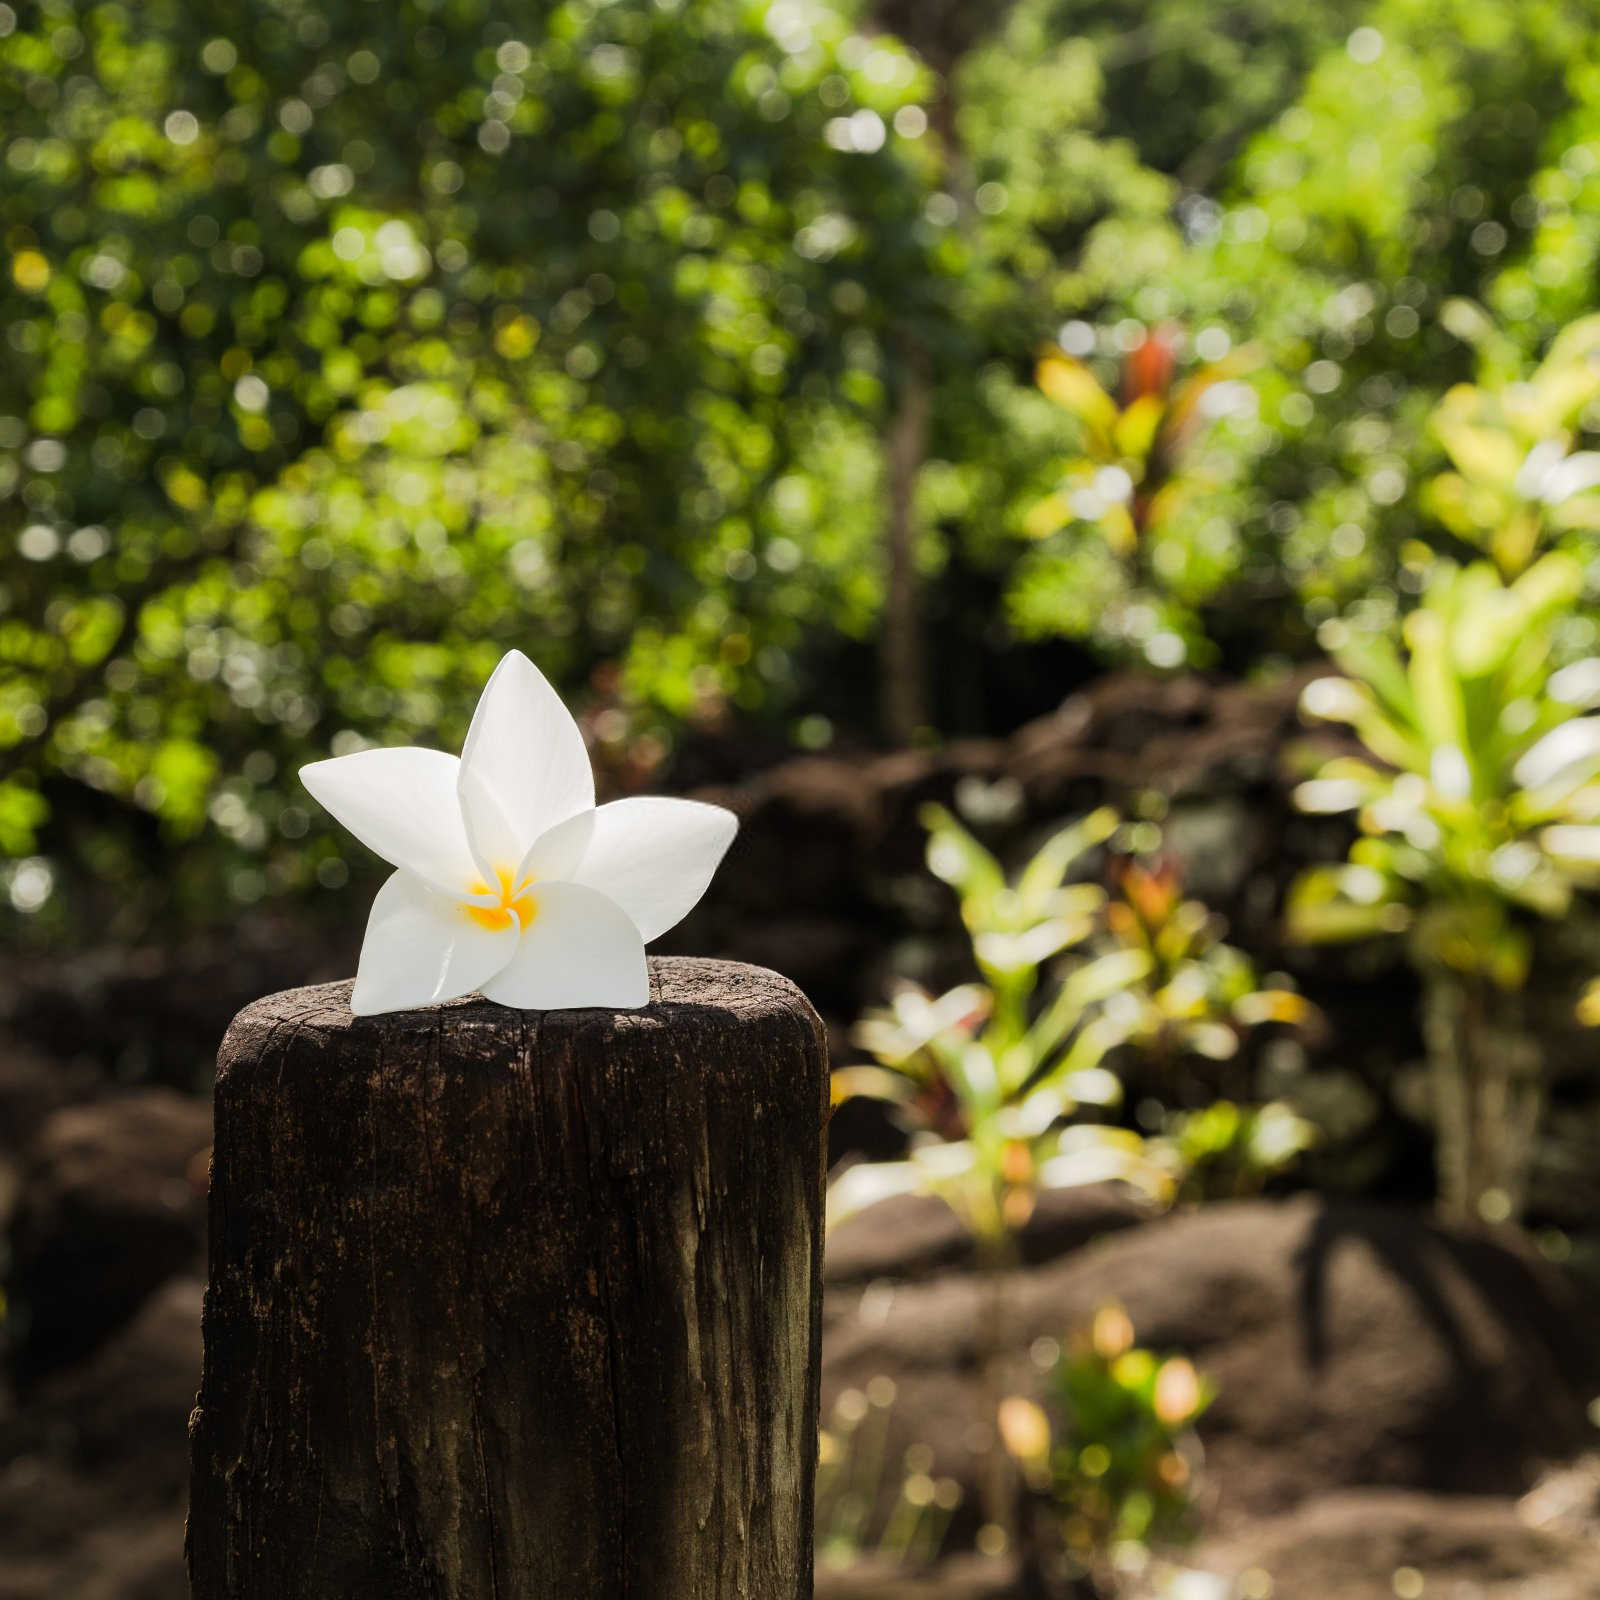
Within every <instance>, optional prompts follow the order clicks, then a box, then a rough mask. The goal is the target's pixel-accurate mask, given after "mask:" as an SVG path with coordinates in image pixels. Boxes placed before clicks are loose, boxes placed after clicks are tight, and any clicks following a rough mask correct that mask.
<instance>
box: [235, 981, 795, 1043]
mask: <svg viewBox="0 0 1600 1600" xmlns="http://www.w3.org/2000/svg"><path fill="white" fill-rule="evenodd" d="M353 984H354V980H352V979H350V978H344V979H341V980H340V981H339V982H337V983H318V984H309V985H307V986H306V987H305V988H303V989H284V990H280V991H279V992H278V993H276V994H269V995H263V996H262V997H261V999H259V1000H256V1001H253V1002H251V1004H249V1005H247V1006H246V1007H245V1008H244V1009H243V1010H242V1011H241V1012H240V1013H239V1014H238V1016H236V1017H235V1018H234V1020H233V1025H232V1026H231V1027H230V1028H229V1030H228V1037H227V1039H225V1040H224V1043H223V1049H222V1061H223V1064H224V1065H225V1064H226V1061H227V1058H228V1056H229V1055H230V1054H231V1051H230V1049H229V1045H230V1044H231V1043H232V1042H233V1040H234V1037H235V1035H236V1034H238V1033H240V1032H241V1031H247V1032H253V1031H255V1030H257V1029H261V1028H269V1029H272V1028H279V1027H284V1026H293V1027H295V1028H310V1029H316V1030H318V1031H326V1032H329V1033H339V1032H350V1033H359V1032H371V1033H374V1034H377V1033H380V1032H381V1033H385V1034H390V1035H393V1034H395V1033H417V1032H429V1033H431V1032H433V1031H435V1030H437V1029H438V1028H439V1026H440V1024H441V1023H443V1024H445V1025H446V1026H454V1025H458V1024H460V1025H471V1026H473V1027H481V1026H483V1025H484V1024H485V1023H494V1022H503V1023H505V1024H506V1025H507V1026H516V1025H518V1024H520V1023H522V1022H525V1021H528V1020H531V1019H537V1020H538V1022H539V1024H540V1026H541V1027H542V1028H559V1029H586V1028H589V1027H592V1026H594V1025H595V1024H596V1023H611V1024H614V1025H616V1026H619V1027H624V1028H625V1027H628V1026H630V1025H632V1026H639V1027H645V1028H653V1027H661V1026H663V1025H667V1026H670V1025H673V1024H682V1023H686V1022H690V1021H691V1020H692V1019H693V1016H694V1015H695V1014H702V1015H703V1014H706V1013H718V1012H720V1013H727V1014H731V1015H732V1016H734V1017H738V1018H741V1019H745V1020H749V1021H754V1020H756V1019H757V1018H762V1017H772V1016H781V1015H784V1014H790V1015H793V1016H794V1017H796V1018H797V1019H799V1020H801V1021H803V1022H804V1024H805V1026H806V1027H807V1028H808V1029H809V1028H814V1027H815V1026H816V1013H815V1012H814V1011H813V1010H812V1007H811V1002H810V1001H809V1000H807V999H806V997H805V995H804V994H802V993H801V991H800V990H799V988H797V987H796V985H795V984H793V983H791V982H790V981H789V979H787V978H785V977H783V976H782V975H781V974H779V973H776V972H773V971H771V970H769V969H768V968H766V967H753V966H749V965H747V964H746V963H744V962H742V961H713V960H710V959H708V958H705V957H701V956H652V957H651V958H650V1003H649V1005H647V1006H641V1007H639V1008H637V1009H632V1010H626V1009H625V1010H612V1009H610V1008H607V1007H603V1006H580V1007H575V1008H572V1009H568V1010H560V1011H519V1010H517V1009H516V1008H515V1007H513V1006H501V1005H495V1004H494V1003H493V1002H491V1001H488V1000H483V999H480V998H479V997H478V996H476V995H468V996H465V997H463V998H462V999H459V1000H446V1001H443V1002H442V1003H440V1004H438V1005H431V1006H420V1007H417V1008H416V1009H415V1010H411V1011H388V1012H384V1013H382V1014H381V1015H378V1016H370V1017H358V1016H356V1015H355V1014H354V1013H353V1012H352V1011H351V1009H350V991H351V988H352V987H353ZM707 1020H710V1019H709V1017H708V1018H707Z"/></svg>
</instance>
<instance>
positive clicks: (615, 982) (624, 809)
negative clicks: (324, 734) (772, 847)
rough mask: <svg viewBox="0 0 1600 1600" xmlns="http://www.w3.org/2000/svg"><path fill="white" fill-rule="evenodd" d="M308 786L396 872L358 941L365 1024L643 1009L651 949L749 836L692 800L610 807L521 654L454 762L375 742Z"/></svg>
mask: <svg viewBox="0 0 1600 1600" xmlns="http://www.w3.org/2000/svg"><path fill="white" fill-rule="evenodd" d="M300 778H301V781H302V782H303V783H304V784H305V786H306V788H307V789H308V790H310V792H311V794H312V795H313V796H314V797H315V798H316V799H317V800H318V801H319V802H320V803H321V804H322V805H323V806H325V807H326V808H327V809H328V810H329V811H330V812H332V813H333V815H334V816H335V817H337V818H338V819H339V821H340V822H342V823H343V824H344V825H345V827H347V828H348V829H349V830H350V831H351V833H353V834H354V835H355V836H356V837H357V838H358V839H359V840H360V841H361V842H362V843H363V844H364V845H366V846H367V847H368V848H369V849H370V850H373V851H375V852H376V853H377V854H378V855H380V856H382V857H383V859H384V860H385V861H387V862H389V863H390V865H391V866H394V867H395V868H397V869H398V870H397V871H396V872H395V874H394V876H393V877H391V878H390V879H389V880H388V882H387V883H385V884H384V886H383V887H382V888H381V889H380V890H379V891H378V898H377V900H376V901H375V902H374V903H373V907H372V914H371V916H370V918H369V919H368V922H367V933H366V939H365V941H364V942H363V944H362V947H361V962H360V966H359V969H358V971H357V974H356V984H355V991H354V993H353V995H352V996H351V1002H350V1003H351V1009H352V1010H354V1011H355V1012H356V1013H357V1014H358V1015H363V1016H365V1015H371V1014H373V1013H376V1012H385V1011H401V1010H406V1009H408V1008H411V1007H414V1006H425V1005H432V1004H435V1003H436V1002H439V1001H442V1000H452V999H455V998H456V997H458V996H460V995H464V994H470V993H472V992H473V991H474V990H481V991H482V993H483V995H484V997H485V998H486V999H489V1000H494V1001H498V1002H499V1003H500V1004H502V1005H507V1006H517V1007H521V1008H524V1009H528V1010H552V1009H559V1008H566V1007H572V1006H616V1007H634V1006H642V1005H645V1004H647V1003H648V1001H649V999H650V985H649V979H648V977H647V975H646V970H645V956H644V947H645V944H646V943H647V942H648V941H649V940H651V939H654V938H655V937H656V936H657V935H658V934H662V933H665V932H666V931H667V929H668V928H670V927H672V926H673V924H674V923H676V922H678V921H679V920H680V919H681V918H682V917H684V916H685V915H686V914H687V913H688V912H689V910H690V909H691V908H692V907H693V906H694V904H695V902H696V901H697V900H699V898H700V896H701V895H702V894H704V893H705V890H706V885H707V884H708V883H709V882H710V881H711V875H712V873H713V872H715V871H716V868H717V864H718V863H719V862H720V861H721V860H722V857H723V854H724V852H725V851H726V850H727V848H728V846H729V844H731V843H732V841H733V836H734V832H735V830H736V829H737V826H738V824H737V822H736V820H735V818H734V816H733V813H732V812H730V811H724V810H723V809H722V808H721V807H720V806H709V805H701V804H700V803H698V802H697V801H693V800H668V799H662V798H658V797H642V796H641V797H635V798H631V799H627V800H616V801H613V802H612V803H611V804H610V805H605V806H600V807H598V808H597V807H596V805H595V803H594V775H593V773H592V771H591V770H590V766H589V753H588V750H587V749H586V748H585V747H584V742H583V735H582V733H580V732H579V730H578V725H577V723H576V722H574V721H573V719H572V717H571V715H570V714H569V713H568V711H567V709H566V707H565V706H563V705H562V703H561V701H560V699H559V698H558V697H557V695H556V692H555V690H554V689H552V688H551V687H550V685H549V684H548V683H547V682H546V681H545V679H544V676H543V674H542V673H540V671H539V669H538V668H537V667H535V666H534V664H533V663H532V662H531V661H529V660H528V658H527V657H526V656H524V655H522V654H520V653H519V652H517V651H515V650H513V651H512V652H511V653H510V654H509V655H507V656H506V657H504V659H502V661H501V662H500V665H499V666H498V667H497V668H496V669H495V671H494V675H493V676H492V677H491V678H490V679H489V682H488V685H487V686H486V687H485V689H484V691H483V695H482V697H481V698H480V699H479V701H478V707H477V710H476V711H475V712H474V713H473V718H472V725H471V727H470V729H469V730H468V732H467V742H466V745H465V747H464V748H463V750H462V753H461V759H460V760H459V761H458V760H457V759H456V758H455V757H454V756H451V755H445V754H444V753H443V752H442V751H438V750H420V749H414V748H410V747H406V748H400V749H387V750H382V749H379V750H363V751H358V752H356V753H355V754H352V755H343V756H336V757H334V758H333V759H332V760H329V761H315V762H312V763H311V765H310V766H307V767H302V768H301V769H300Z"/></svg>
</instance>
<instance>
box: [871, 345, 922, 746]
mask: <svg viewBox="0 0 1600 1600" xmlns="http://www.w3.org/2000/svg"><path fill="white" fill-rule="evenodd" d="M901 355H902V363H903V365H902V370H901V375H900V386H899V393H898V399H897V403H896V407H895V412H894V415H893V416H892V417H891V418H890V419H889V431H888V437H887V439H886V441H885V447H884V455H885V463H884V466H885V471H886V472H887V474H888V493H887V505H886V510H885V523H884V544H885V565H886V572H885V582H884V595H883V628H882V632H881V634H880V636H879V658H880V667H879V670H880V672H881V674H882V683H881V686H880V699H881V701H882V718H883V731H884V732H885V733H886V734H887V735H888V736H889V738H890V739H892V740H893V741H894V742H895V743H896V744H900V745H906V744H910V743H911V742H912V740H913V739H914V738H915V737H916V736H917V734H918V732H919V731H920V730H921V729H922V728H924V727H926V726H927V723H928V695H927V667H926V664H925V661H924V656H923V640H922V583H921V580H920V578H919V576H918V573H917V523H916V494H917V478H918V476H919V475H920V474H921V472H922V465H923V462H924V461H925V460H926V458H927V454H928V424H929V421H930V419H931V417H932V412H933V386H932V382H931V380H930V378H929V376H928V362H927V357H926V355H925V353H924V352H923V351H922V350H921V348H920V347H918V346H917V345H915V344H914V343H912V342H911V341H909V340H907V341H905V343H904V345H903V348H902V352H901Z"/></svg>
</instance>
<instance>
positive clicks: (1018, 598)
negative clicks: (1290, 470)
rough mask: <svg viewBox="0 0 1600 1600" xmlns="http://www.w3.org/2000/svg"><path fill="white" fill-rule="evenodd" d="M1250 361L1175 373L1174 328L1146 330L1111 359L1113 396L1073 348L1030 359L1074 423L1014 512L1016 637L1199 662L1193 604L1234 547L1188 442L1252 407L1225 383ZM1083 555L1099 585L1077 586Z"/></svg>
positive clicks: (1249, 398) (1208, 477)
mask: <svg viewBox="0 0 1600 1600" xmlns="http://www.w3.org/2000/svg"><path fill="white" fill-rule="evenodd" d="M1253 360H1254V356H1253V354H1252V352H1250V351H1249V350H1248V349H1242V350H1236V351H1233V352H1231V353H1230V354H1228V355H1227V356H1224V357H1223V358H1221V359H1219V360H1216V361H1212V362H1209V363H1207V364H1205V365H1202V366H1200V367H1199V368H1198V369H1197V370H1196V371H1194V372H1192V373H1191V374H1189V375H1188V376H1187V377H1185V378H1183V379H1182V380H1179V379H1178V377H1177V374H1176V366H1177V336H1176V332H1175V330H1158V331H1156V332H1153V333H1146V334H1144V335H1142V336H1141V337H1140V339H1139V342H1138V343H1137V344H1136V345H1134V347H1133V348H1132V350H1130V351H1129V352H1128V354H1127V356H1126V357H1125V358H1124V360H1123V363H1122V383H1121V396H1120V401H1119V399H1114V398H1113V397H1112V395H1111V394H1110V393H1108V392H1107V391H1106V389H1104V388H1103V387H1102V386H1101V384H1100V382H1099V380H1098V379H1097V378H1096V377H1095V374H1094V372H1093V371H1092V370H1091V369H1090V368H1089V367H1088V366H1086V365H1085V364H1084V363H1083V362H1081V361H1077V360H1075V359H1074V358H1073V357H1071V356H1068V355H1065V354H1063V353H1061V352H1060V351H1055V352H1052V353H1051V354H1049V355H1047V356H1046V357H1045V358H1044V359H1043V360H1042V361H1041V362H1040V363H1039V368H1038V382H1039V387H1040V389H1041V390H1043V392H1044V393H1045V394H1046V395H1047V396H1049V398H1050V399H1051V400H1053V401H1054V402H1055V403H1056V404H1057V405H1059V406H1060V407H1062V408H1063V409H1064V410H1065V411H1066V412H1067V413H1068V414H1069V415H1070V416H1071V417H1072V418H1073V420H1074V422H1075V423H1076V425H1077V433H1078V437H1077V439H1076V441H1075V444H1076V450H1077V453H1076V454H1075V455H1073V456H1072V457H1070V458H1069V459H1068V461H1067V462H1066V464H1065V466H1064V468H1063V469H1062V470H1061V477H1060V481H1059V483H1058V484H1057V486H1056V487H1055V489H1054V490H1053V491H1052V492H1051V493H1050V494H1048V495H1046V496H1045V497H1044V499H1042V500H1040V501H1038V502H1037V503H1036V504H1035V505H1033V506H1032V507H1031V508H1030V509H1029V510H1028V512H1027V514H1026V516H1025V518H1024V519H1023V525H1022V527H1023V532H1024V534H1025V535H1026V536H1027V537H1028V538H1029V539H1030V540H1033V541H1035V548H1033V549H1032V550H1030V551H1029V552H1028V553H1027V554H1026V555H1025V556H1024V557H1023V558H1022V559H1021V560H1020V561H1019V562H1018V564H1017V568H1016V571H1015V573H1014V575H1013V579H1012V587H1011V595H1010V601H1011V612H1012V617H1013V620H1014V622H1015V623H1016V625H1017V627H1018V628H1019V630H1020V631H1021V632H1023V633H1025V634H1033V635H1041V634H1051V633H1066V634H1071V635H1076V636H1079V637H1088V638H1091V639H1093V640H1094V641H1095V642H1096V643H1097V644H1098V645H1099V646H1100V647H1101V648H1102V649H1104V650H1106V651H1108V652H1112V653H1116V652H1120V651H1125V650H1127V649H1128V648H1129V647H1130V646H1131V647H1133V648H1134V649H1135V650H1136V651H1137V652H1138V653H1139V654H1140V655H1141V656H1142V658H1143V659H1145V660H1146V661H1148V662H1150V663H1151V664H1152V665H1155V666H1159V667H1168V668H1170V667H1176V666H1179V665H1181V664H1183V663H1184V662H1186V661H1187V662H1195V661H1201V662H1203V661H1205V660H1207V659H1209V657H1210V654H1211V650H1210V646H1209V644H1208V642H1207V640H1206V638H1205V628H1204V623H1203V622H1202V620H1201V619H1200V617H1199V614H1198V610H1197V607H1198V605H1199V604H1200V602H1202V601H1204V600H1207V599H1209V598H1211V597H1212V596H1213V595H1214V594H1215V593H1216V592H1217V590H1218V589H1220V588H1221V587H1222V585H1223V584H1224V582H1226V581H1227V580H1228V579H1229V578H1231V577H1233V576H1234V573H1235V569H1236V564H1235V563H1234V562H1232V561H1231V560H1230V559H1229V558H1230V557H1231V556H1234V555H1236V554H1237V546H1236V544H1235V543H1234V542H1233V541H1231V540H1228V539H1226V538H1223V539H1221V540H1219V538H1218V537H1217V530H1219V529H1221V528H1224V527H1225V526H1226V524H1227V515H1226V513H1227V510H1228V491H1229V490H1230V489H1233V488H1236V484H1234V483H1233V482H1231V481H1230V480H1229V479H1228V478H1226V477H1224V476H1222V475H1221V474H1220V473H1219V470H1218V467H1219V462H1218V459H1217V457H1216V456H1215V455H1214V454H1213V455H1210V456H1208V455H1206V454H1204V453H1202V452H1201V451H1200V450H1199V449H1198V446H1199V445H1201V444H1202V443H1204V442H1205V440H1206V438H1207V436H1208V435H1209V434H1211V433H1213V432H1215V431H1217V429H1218V427H1219V425H1225V424H1226V420H1227V419H1228V417H1229V416H1230V414H1235V415H1237V414H1239V413H1241V412H1243V413H1245V414H1253V412H1254V409H1255V403H1256V397H1255V395H1254V393H1253V392H1252V391H1251V390H1250V389H1248V388H1246V387H1245V386H1244V385H1243V384H1241V383H1239V382H1238V381H1237V378H1238V375H1239V374H1240V373H1242V372H1245V371H1248V370H1249V368H1250V366H1251V365H1252V363H1253ZM1224 459H1225V458H1224ZM1091 552H1092V553H1093V556H1095V557H1098V559H1099V562H1100V564H1101V567H1102V568H1103V572H1102V579H1103V581H1100V582H1094V581H1090V582H1086V581H1085V579H1086V576H1087V573H1088V562H1089V560H1090V559H1091Z"/></svg>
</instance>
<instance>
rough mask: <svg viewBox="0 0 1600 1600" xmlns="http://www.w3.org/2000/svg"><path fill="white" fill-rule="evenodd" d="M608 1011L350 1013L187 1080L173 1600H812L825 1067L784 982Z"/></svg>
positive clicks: (286, 1028)
mask: <svg viewBox="0 0 1600 1600" xmlns="http://www.w3.org/2000/svg"><path fill="white" fill-rule="evenodd" d="M650 981H651V989H650V992H651V1003H650V1005H649V1007H648V1008H647V1009H644V1010H641V1011H633V1012H629V1011H619V1012H612V1011H600V1010H589V1011H551V1012H519V1011H511V1010H506V1009H504V1008H502V1007H499V1006H492V1005H489V1004H487V1003H486V1002H483V1001H475V1000H468V1001H457V1002H455V1003H453V1004H450V1005H445V1006H438V1007H433V1008H430V1009H427V1010H421V1011H407V1012H400V1013H396V1014H393V1015H389V1016H382V1017H353V1016H352V1015H351V1014H350V1008H349V997H350V986H349V984H348V983H341V984H328V985H324V986H322V987H320V988H311V989H296V990H291V991H289V992H288V993H285V994H278V995H272V996H270V997H268V998H267V999H265V1000H260V1001H258V1002H256V1004H254V1005H252V1006H250V1007H248V1008H247V1009H246V1010H244V1011H243V1012H241V1013H240V1015H239V1016H238V1018H237V1019H236V1020H235V1022H234V1024H233V1026H232V1028H231V1029H229V1032H228V1035H227V1038H226V1039H225V1040H224V1041H223V1045H222V1050H221V1054H220V1056H219V1060H218V1077H217V1098H216V1122H217V1126H216V1149H215V1155H214V1158H213V1164H212V1183H211V1230H212V1231H211V1278H210V1287H209V1289H208V1292H207V1296H206V1311H205V1371H204V1377H203V1379H202V1381H201V1388H200V1397H199V1402H198V1405H197V1407H196V1410H195V1413H194V1416H193V1418H192V1419H191V1423H190V1432H191V1436H192V1445H193V1484H192V1490H193V1492H192V1497H191V1503H190V1511H189V1530H188V1559H189V1573H190V1581H191V1585H192V1593H193V1596H194V1600H557V1597H559V1600H600V1597H605V1600H734V1597H738V1600H780V1597H781V1600H793V1597H802V1600H804V1597H809V1596H810V1594H811V1592H812V1552H811V1544H812V1479H813V1473H814V1469H815V1461H816V1443H817V1392H818V1366H819V1340H820V1332H821V1256H822V1228H821V1214H822V1210H821V1201H822V1177H823V1172H822V1166H823V1134H824V1127H825V1122H826V1102H827V1057H826V1051H825V1049H824V1045H823V1041H822V1037H821V1031H820V1025H819V1023H818V1021H817V1018H816V1014H815V1013H814V1012H813V1011H812V1009H811V1007H810V1006H809V1005H808V1004H807V1002H806V1000H805V997H804V996H803V995H802V994H801V993H800V992H799V990H798V989H796V988H795V987H794V986H793V985H792V984H791V983H789V982H788V981H787V980H785V979H783V978H780V977H778V976H777V975H776V974H775V973H771V972H766V971H763V970H761V969H760V968H756V967H747V966H740V965H736V964H733V963H730V962H718V961H695V960H677V959H666V960H656V961H652V962H651V980H650Z"/></svg>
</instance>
